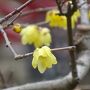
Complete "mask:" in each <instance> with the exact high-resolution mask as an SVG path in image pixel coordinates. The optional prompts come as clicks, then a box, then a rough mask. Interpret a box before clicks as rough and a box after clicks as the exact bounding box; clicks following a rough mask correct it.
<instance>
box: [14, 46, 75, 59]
mask: <svg viewBox="0 0 90 90" xmlns="http://www.w3.org/2000/svg"><path fill="white" fill-rule="evenodd" d="M75 48H76V47H75V46H69V47H63V48H54V49H51V51H52V52H54V51H62V50H74V49H75ZM30 55H33V52H31V53H27V54H23V55H18V56H16V57H15V60H19V59H22V58H25V57H28V56H30Z"/></svg>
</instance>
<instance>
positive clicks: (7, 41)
mask: <svg viewBox="0 0 90 90" xmlns="http://www.w3.org/2000/svg"><path fill="white" fill-rule="evenodd" d="M0 32H1V33H2V35H3V37H4V39H5V42H6V47H9V48H10V50H11V51H12V53H13V54H14V56H15V57H16V56H17V53H16V52H15V50H14V49H13V47H12V45H11V42H10V41H9V39H8V36H7V34H6V32H5V31H4V30H3V27H2V26H0Z"/></svg>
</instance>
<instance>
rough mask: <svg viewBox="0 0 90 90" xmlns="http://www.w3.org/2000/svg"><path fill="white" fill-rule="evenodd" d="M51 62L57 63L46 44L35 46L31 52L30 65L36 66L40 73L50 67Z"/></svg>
mask: <svg viewBox="0 0 90 90" xmlns="http://www.w3.org/2000/svg"><path fill="white" fill-rule="evenodd" d="M53 64H57V60H56V57H55V56H54V55H53V54H52V53H51V49H50V48H49V47H47V46H43V47H42V48H37V49H36V50H35V51H34V53H33V60H32V66H33V68H34V69H36V68H38V70H39V72H40V73H44V72H45V70H46V69H49V68H52V65H53Z"/></svg>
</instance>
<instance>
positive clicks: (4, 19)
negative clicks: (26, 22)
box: [0, 0, 32, 24]
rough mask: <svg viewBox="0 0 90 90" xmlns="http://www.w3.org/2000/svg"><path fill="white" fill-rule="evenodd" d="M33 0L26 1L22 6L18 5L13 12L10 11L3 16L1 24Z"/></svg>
mask: <svg viewBox="0 0 90 90" xmlns="http://www.w3.org/2000/svg"><path fill="white" fill-rule="evenodd" d="M31 1H32V0H28V1H27V2H26V3H24V4H23V5H21V6H20V7H18V8H17V9H15V10H14V11H12V12H11V13H9V14H8V15H6V16H5V17H3V18H2V19H1V20H0V24H2V23H3V22H4V21H6V20H8V19H9V18H11V17H12V16H14V15H15V14H17V13H19V12H20V11H21V10H22V9H24V8H25V7H26V6H27V5H28V4H29V3H30V2H31Z"/></svg>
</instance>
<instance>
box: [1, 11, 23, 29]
mask: <svg viewBox="0 0 90 90" xmlns="http://www.w3.org/2000/svg"><path fill="white" fill-rule="evenodd" d="M21 14H22V12H20V13H18V14H17V15H16V17H15V18H14V19H13V20H12V21H11V22H9V23H8V24H7V25H5V26H4V27H3V29H6V28H8V27H9V26H10V25H13V23H14V21H15V20H16V19H18V18H19V17H20V16H21Z"/></svg>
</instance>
